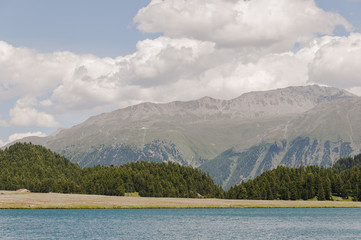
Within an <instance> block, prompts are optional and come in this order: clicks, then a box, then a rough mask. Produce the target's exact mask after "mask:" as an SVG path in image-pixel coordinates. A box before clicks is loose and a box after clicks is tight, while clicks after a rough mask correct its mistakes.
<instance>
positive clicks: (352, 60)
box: [310, 33, 361, 90]
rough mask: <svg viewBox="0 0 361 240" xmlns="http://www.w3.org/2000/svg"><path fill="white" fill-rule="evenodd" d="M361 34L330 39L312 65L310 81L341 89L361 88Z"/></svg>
mask: <svg viewBox="0 0 361 240" xmlns="http://www.w3.org/2000/svg"><path fill="white" fill-rule="evenodd" d="M360 63H361V34H360V33H353V34H351V35H350V36H347V37H333V38H329V41H328V43H327V44H324V45H323V46H321V47H320V49H319V50H318V51H317V53H316V56H315V59H314V61H313V62H312V63H311V64H310V80H311V81H312V82H315V83H320V84H327V85H331V86H335V87H340V88H347V89H352V88H353V89H354V90H355V89H356V88H358V87H360V86H361V76H360Z"/></svg>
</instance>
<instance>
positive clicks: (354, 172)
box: [226, 154, 361, 201]
mask: <svg viewBox="0 0 361 240" xmlns="http://www.w3.org/2000/svg"><path fill="white" fill-rule="evenodd" d="M226 197H227V198H231V199H262V200H273V199H281V200H299V199H303V200H308V199H315V200H316V199H317V200H334V198H335V197H339V198H342V199H352V200H354V201H361V154H360V155H357V156H355V157H353V158H352V157H348V158H343V159H340V160H338V161H337V162H336V163H335V164H334V165H333V167H332V168H325V167H318V166H300V167H299V168H288V167H284V166H278V167H277V168H276V169H273V170H270V171H266V172H264V173H263V174H262V175H260V176H258V177H257V178H255V179H253V180H249V181H247V182H242V183H241V184H239V185H236V186H233V187H232V188H231V189H230V190H229V191H228V192H227V193H226Z"/></svg>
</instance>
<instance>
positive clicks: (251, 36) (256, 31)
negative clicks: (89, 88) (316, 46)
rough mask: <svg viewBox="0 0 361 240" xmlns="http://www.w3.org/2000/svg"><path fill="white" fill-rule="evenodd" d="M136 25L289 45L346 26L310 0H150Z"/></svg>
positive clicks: (224, 42) (225, 41)
mask: <svg viewBox="0 0 361 240" xmlns="http://www.w3.org/2000/svg"><path fill="white" fill-rule="evenodd" d="M134 21H135V22H136V23H137V24H138V29H140V30H141V31H143V32H148V33H158V32H161V33H164V34H165V36H168V37H172V38H180V37H188V38H195V39H198V40H202V41H213V42H215V43H217V45H218V46H227V47H235V46H238V47H245V46H247V47H250V46H255V47H257V48H259V47H272V48H273V49H276V50H285V49H289V48H292V47H293V45H294V44H295V43H301V44H302V43H307V42H308V41H309V40H310V39H312V38H314V37H315V36H316V35H317V34H332V33H333V31H334V29H335V27H336V26H338V25H341V26H343V27H345V28H346V29H347V30H351V28H352V26H351V25H350V24H349V23H348V22H347V21H346V20H345V19H344V18H343V17H342V16H340V15H339V14H336V13H331V12H325V11H324V10H322V9H320V8H318V7H317V6H316V4H315V2H314V1H313V0H252V1H244V0H235V1H227V0H191V1H189V0H164V1H163V0H152V2H151V3H150V4H149V5H148V6H147V7H145V8H143V9H141V10H140V11H139V12H138V14H137V15H136V16H135V18H134Z"/></svg>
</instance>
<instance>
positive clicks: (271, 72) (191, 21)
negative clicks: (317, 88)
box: [0, 0, 361, 145]
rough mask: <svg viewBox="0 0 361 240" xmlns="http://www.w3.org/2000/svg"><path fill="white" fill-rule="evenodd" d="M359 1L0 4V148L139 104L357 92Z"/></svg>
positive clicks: (20, 0)
mask: <svg viewBox="0 0 361 240" xmlns="http://www.w3.org/2000/svg"><path fill="white" fill-rule="evenodd" d="M360 63H361V0H122V1H119V0H107V1H99V0H98V1H95V0H77V1H70V0H63V1H48V0H32V1H29V0H0V145H4V144H6V143H8V142H11V141H14V140H16V139H18V138H22V137H25V136H31V135H33V136H46V135H48V134H51V133H52V132H55V131H56V130H57V129H59V128H69V127H71V126H73V125H76V124H79V123H81V122H82V121H84V120H86V119H87V118H89V117H90V116H94V115H96V114H99V113H103V112H109V111H113V110H116V109H119V108H123V107H126V106H129V105H133V104H138V103H141V102H170V101H175V100H182V101H187V100H193V99H198V98H201V97H204V96H210V97H213V98H219V99H232V98H235V97H238V96H239V95H241V94H242V93H245V92H249V91H264V90H270V89H275V88H282V87H288V86H303V85H310V84H319V85H325V86H331V87H337V88H342V89H345V90H348V91H350V92H352V93H354V94H356V95H361V68H360V66H361V65H360Z"/></svg>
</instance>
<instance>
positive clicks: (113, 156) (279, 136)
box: [21, 85, 361, 187]
mask: <svg viewBox="0 0 361 240" xmlns="http://www.w3.org/2000/svg"><path fill="white" fill-rule="evenodd" d="M358 104H359V98H358V97H355V96H354V95H352V94H350V93H348V92H346V91H344V90H340V89H336V88H327V87H320V86H316V85H314V86H305V87H288V88H284V89H277V90H272V91H264V92H251V93H246V94H243V95H241V96H240V97H238V98H235V99H232V100H217V99H212V98H209V97H205V98H202V99H199V100H195V101H189V102H179V101H178V102H171V103H164V104H155V103H142V104H139V105H135V106H130V107H127V108H124V109H120V110H116V111H114V112H111V113H104V114H101V115H98V116H94V117H91V118H89V119H88V120H87V121H85V122H83V123H81V124H79V125H76V126H74V127H72V128H70V129H64V130H61V131H58V132H57V133H55V134H53V135H51V136H48V137H44V138H39V137H30V138H25V139H22V140H21V141H25V142H29V141H31V142H33V143H36V144H42V145H44V146H46V147H49V148H50V149H52V150H54V151H56V152H58V153H61V154H63V155H65V156H66V157H68V158H69V159H70V160H71V161H73V162H77V163H79V164H80V165H81V166H92V165H95V164H104V165H111V164H113V165H118V164H122V163H125V162H134V161H137V160H147V161H156V162H162V161H173V162H179V163H181V164H184V165H191V166H195V167H200V168H201V169H203V170H206V171H208V172H210V174H211V176H212V177H214V179H215V180H216V181H217V182H218V183H219V184H222V185H223V186H224V187H228V186H229V185H230V184H235V183H239V182H240V181H241V180H242V179H247V178H249V177H254V176H256V175H258V174H260V173H261V172H262V171H264V170H267V169H270V168H273V167H275V166H277V165H278V164H284V165H289V166H292V165H297V164H300V163H301V162H302V164H313V163H316V164H323V165H330V164H331V163H332V162H333V161H334V160H335V159H337V158H338V157H339V156H343V155H345V156H346V155H348V154H352V153H355V152H358V151H359V149H360V147H359V140H358V139H359V138H360V137H361V132H360V131H359V130H358V127H357V124H356V125H354V123H356V122H357V118H358V120H361V119H360V118H359V117H361V116H359V115H358V114H357V111H360V110H358ZM349 105H353V108H352V110H349V109H351V108H350V107H349ZM359 109H360V108H359ZM326 122H327V123H326ZM360 130H361V128H360ZM337 149H338V150H337ZM328 151H329V153H328ZM305 156H306V157H305Z"/></svg>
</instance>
